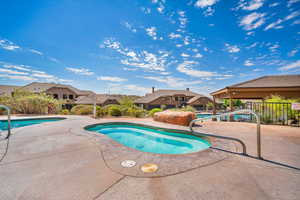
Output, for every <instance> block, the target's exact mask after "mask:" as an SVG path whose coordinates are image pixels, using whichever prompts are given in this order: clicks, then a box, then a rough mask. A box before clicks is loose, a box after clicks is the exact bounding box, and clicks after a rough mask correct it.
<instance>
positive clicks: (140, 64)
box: [104, 39, 169, 71]
mask: <svg viewBox="0 0 300 200" xmlns="http://www.w3.org/2000/svg"><path fill="white" fill-rule="evenodd" d="M104 44H105V45H106V46H105V47H108V48H112V49H113V50H115V51H117V52H118V53H120V54H121V55H123V56H125V57H126V58H122V59H121V60H120V62H121V63H122V64H124V65H127V66H131V67H135V68H142V69H144V70H146V71H165V68H166V66H167V59H168V56H169V55H168V53H166V52H162V51H159V53H157V54H155V53H150V52H148V51H145V50H142V51H140V52H135V51H133V50H130V49H129V48H123V47H122V45H121V44H120V42H117V41H114V40H112V39H109V40H106V41H105V42H104Z"/></svg>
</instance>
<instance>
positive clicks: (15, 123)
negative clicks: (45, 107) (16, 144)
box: [0, 117, 65, 131]
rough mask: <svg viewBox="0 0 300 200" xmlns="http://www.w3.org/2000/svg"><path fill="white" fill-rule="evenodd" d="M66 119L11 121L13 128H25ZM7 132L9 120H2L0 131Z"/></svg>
mask: <svg viewBox="0 0 300 200" xmlns="http://www.w3.org/2000/svg"><path fill="white" fill-rule="evenodd" d="M63 119H65V118H63V117H55V118H36V119H34V118H31V119H14V120H11V128H18V127H23V126H30V125H34V124H41V123H45V122H54V121H60V120H63ZM3 130H7V120H0V131H3Z"/></svg>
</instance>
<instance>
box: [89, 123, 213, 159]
mask: <svg viewBox="0 0 300 200" xmlns="http://www.w3.org/2000/svg"><path fill="white" fill-rule="evenodd" d="M87 130H89V131H95V132H98V133H101V134H104V135H107V136H108V137H110V138H111V139H113V140H115V141H117V142H118V143H121V144H123V145H125V146H127V147H131V148H134V149H137V150H140V151H143V152H151V153H159V154H184V153H192V152H197V151H200V150H204V149H207V148H209V147H210V143H209V142H208V141H206V140H204V139H201V138H199V137H196V136H192V135H186V134H182V133H176V132H167V131H164V130H161V129H160V130H157V129H154V128H148V127H142V126H138V125H128V124H116V125H114V124H101V125H95V126H92V127H89V128H87Z"/></svg>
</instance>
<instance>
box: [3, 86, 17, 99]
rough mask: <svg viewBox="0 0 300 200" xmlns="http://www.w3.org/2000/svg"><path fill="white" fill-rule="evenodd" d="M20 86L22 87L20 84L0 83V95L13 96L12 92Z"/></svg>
mask: <svg viewBox="0 0 300 200" xmlns="http://www.w3.org/2000/svg"><path fill="white" fill-rule="evenodd" d="M18 88H20V86H15V85H0V96H11V95H12V93H13V92H14V91H15V90H16V89H18Z"/></svg>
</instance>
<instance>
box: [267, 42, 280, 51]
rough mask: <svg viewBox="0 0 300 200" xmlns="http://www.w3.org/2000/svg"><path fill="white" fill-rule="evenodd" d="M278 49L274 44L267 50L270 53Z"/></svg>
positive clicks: (277, 45)
mask: <svg viewBox="0 0 300 200" xmlns="http://www.w3.org/2000/svg"><path fill="white" fill-rule="evenodd" d="M279 47H280V46H279V44H274V45H272V46H270V47H269V50H270V51H271V52H275V51H276V50H277V49H278V48H279Z"/></svg>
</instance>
